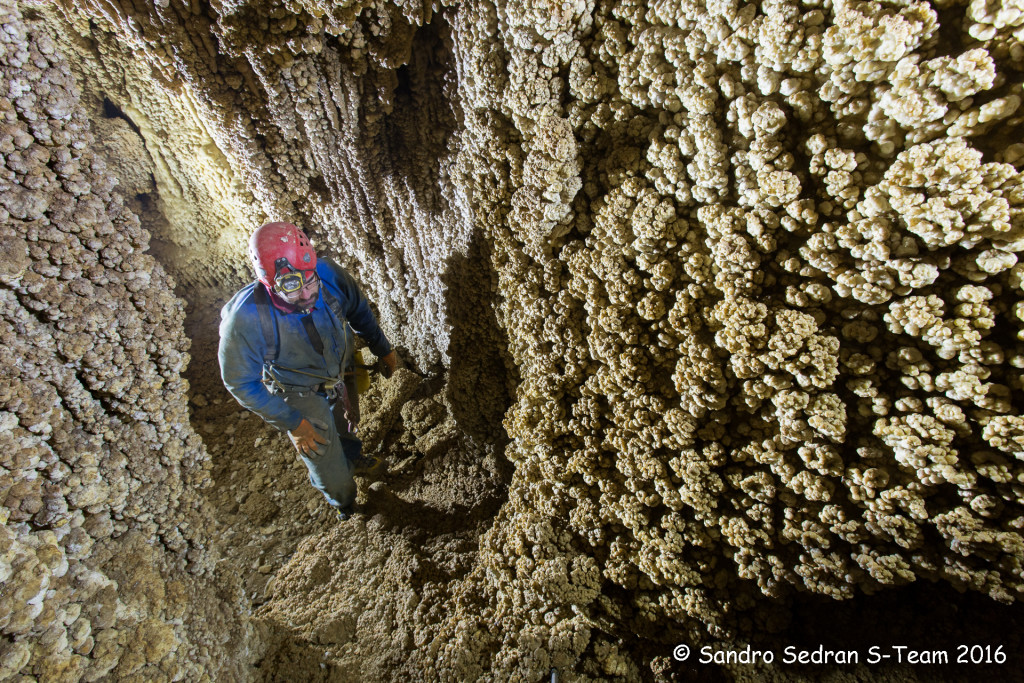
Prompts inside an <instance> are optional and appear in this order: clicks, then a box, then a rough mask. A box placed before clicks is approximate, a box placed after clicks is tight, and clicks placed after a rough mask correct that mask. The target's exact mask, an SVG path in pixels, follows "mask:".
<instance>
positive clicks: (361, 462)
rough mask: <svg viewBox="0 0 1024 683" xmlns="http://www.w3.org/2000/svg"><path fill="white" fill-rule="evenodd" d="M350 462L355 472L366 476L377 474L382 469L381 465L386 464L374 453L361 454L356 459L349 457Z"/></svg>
mask: <svg viewBox="0 0 1024 683" xmlns="http://www.w3.org/2000/svg"><path fill="white" fill-rule="evenodd" d="M348 462H349V464H350V465H352V472H353V473H355V474H358V475H361V476H364V477H365V476H367V475H370V474H377V473H378V472H379V471H380V469H381V465H383V464H384V461H383V460H381V459H380V458H376V457H374V456H372V455H360V456H359V457H358V458H356V459H354V460H353V459H352V458H349V460H348Z"/></svg>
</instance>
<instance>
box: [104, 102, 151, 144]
mask: <svg viewBox="0 0 1024 683" xmlns="http://www.w3.org/2000/svg"><path fill="white" fill-rule="evenodd" d="M103 118H105V119H124V120H125V121H127V122H128V125H129V126H131V128H132V130H133V131H135V134H136V135H138V136H139V137H142V131H141V130H139V127H138V126H137V125H135V122H134V121H132V120H131V118H129V116H128V115H127V114H125V113H124V111H122V110H121V108H120V107H119V106H117V105H116V104H114V103H113V102H111V101H110V98H107V97H104V98H103Z"/></svg>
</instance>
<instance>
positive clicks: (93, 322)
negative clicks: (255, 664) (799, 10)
mask: <svg viewBox="0 0 1024 683" xmlns="http://www.w3.org/2000/svg"><path fill="white" fill-rule="evenodd" d="M0 24H2V26H3V30H2V31H0V91H2V92H3V93H4V96H3V97H2V98H0V111H2V117H3V121H2V123H0V155H2V162H0V244H2V246H0V259H2V261H0V298H2V300H3V304H2V309H0V310H2V314H0V340H2V341H0V373H2V376H3V381H2V382H0V423H2V429H0V521H2V522H3V524H2V526H0V580H2V582H3V591H2V592H0V678H2V679H3V680H9V679H12V678H17V679H18V680H28V678H24V679H21V678H18V674H19V672H20V674H22V675H24V676H26V677H33V678H32V680H46V681H64V680H86V681H93V680H100V679H101V678H104V677H107V676H110V677H114V678H116V679H117V680H139V681H142V680H146V681H156V680H181V679H183V678H184V679H189V680H200V679H202V678H203V677H204V676H216V675H224V676H227V677H232V676H237V675H238V674H239V672H240V671H241V670H243V669H244V666H245V665H244V663H245V662H246V661H248V659H249V655H248V654H247V653H245V652H244V650H243V652H242V653H241V657H233V658H231V659H229V658H227V657H226V656H225V652H226V650H225V649H224V647H225V643H226V642H227V641H228V640H230V639H236V640H237V641H238V642H243V643H244V642H245V641H246V640H247V639H248V637H249V634H248V632H247V631H248V629H249V627H248V626H247V625H246V621H245V618H244V617H243V616H242V615H241V602H240V596H239V595H238V591H237V589H236V588H235V587H233V586H232V584H231V582H230V581H229V580H222V579H220V578H218V576H217V575H216V573H215V565H216V560H217V557H216V554H215V552H214V551H213V550H212V549H211V548H210V546H211V538H212V537H213V530H214V528H215V527H213V526H211V523H210V521H209V519H208V518H209V517H210V515H209V511H208V510H207V509H206V507H205V505H204V503H203V502H202V499H201V492H202V489H203V488H204V486H206V485H207V484H208V481H209V471H208V470H209V462H208V457H207V455H206V451H205V449H204V448H203V445H202V442H201V441H200V439H199V437H198V436H197V435H196V434H195V433H194V432H193V431H192V429H191V426H190V425H189V420H188V412H187V408H186V405H185V392H186V389H187V384H186V383H185V382H184V381H183V380H182V378H181V371H182V369H183V368H184V366H185V365H186V364H187V362H188V341H187V340H186V339H185V337H184V335H183V333H182V319H183V306H182V302H181V301H180V300H179V299H177V298H176V297H175V296H174V295H173V294H172V293H171V291H170V290H171V287H172V283H171V281H170V278H169V277H168V276H167V274H166V273H165V271H164V270H163V268H162V267H161V266H160V265H159V264H157V263H156V261H155V260H154V259H153V258H152V257H151V256H149V255H147V254H145V253H144V252H145V251H146V249H147V243H148V239H149V235H148V234H147V233H146V232H145V231H144V230H143V229H142V228H141V226H140V223H139V219H138V217H137V216H136V215H135V214H134V213H132V212H131V211H129V210H127V209H126V208H125V206H124V204H123V201H122V198H121V196H120V195H119V194H117V193H115V192H113V191H112V190H113V188H114V185H115V182H116V181H115V180H114V176H113V175H112V174H111V173H110V171H109V170H108V167H107V164H106V161H105V159H104V156H103V155H102V154H100V153H98V152H95V151H94V150H96V149H98V148H99V145H97V144H96V141H95V138H94V136H93V132H92V130H91V127H90V123H89V119H88V118H87V116H86V113H85V108H84V107H83V106H82V103H81V102H80V100H79V90H78V88H77V86H76V84H75V81H74V78H73V76H72V73H71V70H70V68H69V66H68V63H67V62H66V61H65V59H64V57H63V56H62V55H61V54H60V52H59V51H58V50H57V49H56V44H55V42H54V41H53V40H52V39H51V37H50V35H49V34H48V32H47V30H46V27H45V26H44V23H43V21H42V20H41V19H40V18H39V16H38V15H37V14H36V13H35V12H34V11H33V10H31V9H28V10H26V11H25V13H24V14H23V13H22V12H21V11H20V10H19V9H17V8H11V7H8V6H6V5H5V6H3V7H0Z"/></svg>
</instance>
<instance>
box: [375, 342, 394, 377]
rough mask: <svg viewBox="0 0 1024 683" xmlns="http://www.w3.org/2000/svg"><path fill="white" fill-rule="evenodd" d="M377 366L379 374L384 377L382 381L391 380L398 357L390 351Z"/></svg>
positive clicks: (392, 350)
mask: <svg viewBox="0 0 1024 683" xmlns="http://www.w3.org/2000/svg"><path fill="white" fill-rule="evenodd" d="M379 366H380V374H382V375H384V379H391V375H393V374H394V373H395V368H396V367H398V355H397V354H396V353H395V350H394V349H391V351H389V352H388V354H387V355H386V356H382V357H381V359H380V364H379Z"/></svg>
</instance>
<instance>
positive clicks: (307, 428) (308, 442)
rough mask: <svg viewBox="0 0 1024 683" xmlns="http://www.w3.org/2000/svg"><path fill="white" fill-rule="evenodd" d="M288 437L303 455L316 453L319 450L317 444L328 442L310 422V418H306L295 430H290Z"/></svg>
mask: <svg viewBox="0 0 1024 683" xmlns="http://www.w3.org/2000/svg"><path fill="white" fill-rule="evenodd" d="M288 438H289V439H291V440H292V445H293V446H295V450H297V451H298V452H299V453H300V454H301V455H310V454H312V453H315V452H316V451H317V450H319V449H318V448H317V444H321V443H327V439H325V438H324V437H322V436H320V435H319V434H318V433H317V431H316V429H314V428H313V425H311V424H309V420H307V419H305V418H303V420H302V422H300V423H299V426H298V427H296V428H295V431H293V432H288Z"/></svg>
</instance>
